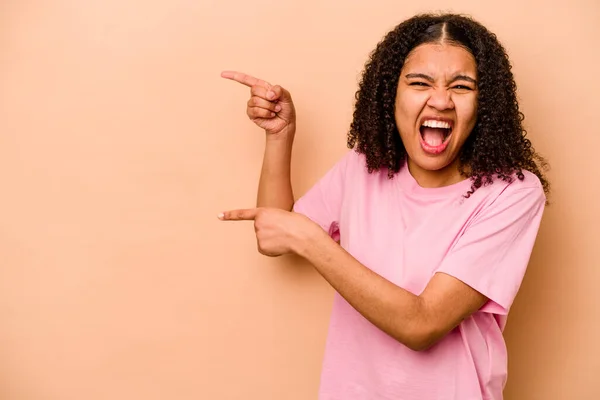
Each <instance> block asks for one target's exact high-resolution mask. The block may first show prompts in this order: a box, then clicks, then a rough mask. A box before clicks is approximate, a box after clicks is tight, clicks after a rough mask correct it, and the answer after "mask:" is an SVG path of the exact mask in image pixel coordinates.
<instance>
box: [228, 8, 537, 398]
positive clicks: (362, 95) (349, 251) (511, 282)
mask: <svg viewBox="0 0 600 400" xmlns="http://www.w3.org/2000/svg"><path fill="white" fill-rule="evenodd" d="M222 76H223V77H225V78H229V79H233V80H235V81H238V82H240V83H242V84H245V85H247V86H249V87H250V88H251V97H250V100H249V101H248V107H247V113H248V116H249V117H250V119H252V121H254V122H255V123H256V124H257V125H258V126H260V127H261V128H264V129H265V131H266V139H267V140H266V149H265V158H264V164H263V167H262V173H261V178H260V183H259V189H258V201H257V208H255V209H250V210H234V211H228V212H225V213H223V214H220V215H219V217H220V218H221V219H223V220H254V221H255V222H254V223H255V228H256V236H257V241H258V247H259V251H260V252H261V253H263V254H265V255H269V256H278V255H281V254H286V253H296V254H298V255H300V256H302V257H305V258H306V259H307V260H308V261H310V262H311V263H312V264H313V265H314V267H315V268H316V269H317V271H318V272H319V273H320V274H321V275H322V276H323V277H324V278H325V279H326V280H327V281H328V282H329V283H330V284H331V285H332V287H333V288H334V289H335V290H336V295H335V300H334V306H333V311H332V316H331V323H330V328H329V335H328V339H327V347H326V352H325V358H324V363H323V370H322V375H321V386H320V390H319V394H320V396H319V398H320V399H324V400H325V399H344V400H346V399H352V400H357V399H369V400H371V399H403V400H413V399H414V400H417V399H418V400H445V399H448V400H450V399H453V400H471V399H486V400H489V399H494V400H498V399H502V392H503V388H504V385H505V382H506V375H507V352H506V347H505V342H504V340H503V336H502V332H503V329H504V327H505V323H506V317H507V314H508V311H509V309H510V307H511V305H512V302H513V300H514V297H515V295H516V294H517V291H518V289H519V286H520V284H521V281H522V278H523V276H524V273H525V270H526V267H527V264H528V262H529V258H530V255H531V251H532V247H533V245H534V242H535V238H536V235H537V232H538V228H539V224H540V220H541V218H542V213H543V211H544V207H545V204H546V194H547V192H548V183H547V181H546V179H545V177H544V175H543V174H542V172H541V170H542V167H543V160H542V159H541V158H540V157H539V156H538V155H537V154H536V153H535V151H534V150H533V148H532V147H531V143H530V141H529V140H528V139H526V138H525V131H524V129H523V127H522V125H521V121H522V118H521V113H520V112H519V107H518V103H517V98H516V85H515V82H514V79H513V76H512V74H511V67H510V64H509V60H508V57H507V55H506V53H505V51H504V49H503V47H502V46H501V45H500V44H499V43H498V41H497V39H496V37H495V35H494V34H492V33H490V32H489V31H488V30H487V29H486V28H484V27H483V26H481V25H480V24H479V23H477V22H475V21H473V20H472V19H470V18H467V17H463V16H458V15H448V14H444V15H418V16H415V17H413V18H411V19H408V20H407V21H404V22H403V23H401V24H400V25H398V26H397V27H396V28H395V29H394V30H392V31H391V32H389V33H388V34H387V35H386V36H385V38H384V39H383V41H382V42H381V43H379V44H378V46H377V48H376V49H375V51H374V52H373V53H372V55H371V57H370V59H369V61H368V63H367V65H366V68H365V71H364V74H363V77H362V80H361V82H360V86H359V90H358V93H357V96H356V99H357V101H356V108H355V112H354V119H353V121H352V124H351V128H350V132H349V134H348V146H349V148H351V149H354V150H351V151H349V152H348V153H347V154H346V155H345V156H344V157H343V158H342V159H341V160H340V161H339V162H337V163H336V165H334V166H333V168H332V169H331V170H330V171H328V172H327V174H326V175H325V176H324V177H322V178H321V179H320V181H319V182H317V183H316V185H315V186H314V187H312V188H311V189H310V190H309V191H308V192H307V193H306V194H305V195H304V196H302V197H301V198H300V199H298V200H297V201H295V202H294V198H293V194H292V189H291V184H290V154H291V149H292V143H293V139H294V134H295V127H296V126H295V120H296V119H295V114H294V106H293V103H292V100H291V96H290V94H289V93H288V92H287V91H286V90H285V89H283V88H282V87H280V86H272V85H270V84H269V83H267V82H265V81H262V80H258V79H256V78H253V77H250V76H247V75H244V74H240V73H235V72H224V73H223V74H222Z"/></svg>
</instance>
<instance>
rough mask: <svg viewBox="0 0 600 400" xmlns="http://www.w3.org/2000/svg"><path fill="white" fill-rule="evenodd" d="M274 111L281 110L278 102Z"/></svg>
mask: <svg viewBox="0 0 600 400" xmlns="http://www.w3.org/2000/svg"><path fill="white" fill-rule="evenodd" d="M275 111H276V112H279V111H281V106H280V105H279V104H278V105H276V106H275Z"/></svg>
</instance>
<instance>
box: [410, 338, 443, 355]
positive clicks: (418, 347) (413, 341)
mask: <svg viewBox="0 0 600 400" xmlns="http://www.w3.org/2000/svg"><path fill="white" fill-rule="evenodd" d="M439 340H440V338H439V337H437V336H436V335H434V334H421V335H417V336H414V337H412V338H410V339H409V340H407V341H406V343H404V345H405V346H406V347H408V348H409V349H411V350H412V351H417V352H421V351H426V350H429V349H430V348H432V347H433V346H434V345H435V344H436V343H437V342H439Z"/></svg>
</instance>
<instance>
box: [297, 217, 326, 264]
mask: <svg viewBox="0 0 600 400" xmlns="http://www.w3.org/2000/svg"><path fill="white" fill-rule="evenodd" d="M302 218H304V219H305V220H306V228H304V229H298V230H297V231H296V234H295V237H294V240H293V249H292V250H293V251H294V253H296V254H298V255H299V256H301V257H303V258H306V259H308V260H310V259H311V254H313V253H314V252H315V250H316V249H317V248H318V246H319V244H323V243H325V239H327V238H329V236H328V235H327V234H326V233H325V231H324V230H323V228H321V227H320V226H319V225H317V224H316V223H315V222H313V221H311V220H310V219H308V218H307V217H305V216H302Z"/></svg>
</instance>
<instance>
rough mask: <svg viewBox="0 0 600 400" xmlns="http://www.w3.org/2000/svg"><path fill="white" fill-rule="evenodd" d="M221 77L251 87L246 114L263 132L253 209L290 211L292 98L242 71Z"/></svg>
mask: <svg viewBox="0 0 600 400" xmlns="http://www.w3.org/2000/svg"><path fill="white" fill-rule="evenodd" d="M221 76H222V77H223V78H226V79H230V80H233V81H235V82H238V83H241V84H242V85H244V86H247V87H249V88H250V99H249V100H248V103H247V108H246V114H247V115H248V117H249V118H250V120H252V122H254V123H255V124H256V125H257V126H259V127H260V128H262V129H264V130H265V134H266V144H265V153H264V158H263V164H262V169H261V174H260V180H259V183H258V193H257V198H256V206H257V207H271V208H278V209H282V210H286V211H291V210H292V207H293V206H294V194H293V191H292V184H291V178H290V169H291V158H292V146H293V143H294V135H295V133H296V111H295V107H294V103H293V101H292V96H291V95H290V93H289V92H288V91H287V90H286V89H284V88H282V87H281V86H279V85H275V86H273V85H271V84H270V83H268V82H267V81H264V80H262V79H257V78H255V77H253V76H250V75H247V74H244V73H241V72H235V71H223V72H222V73H221Z"/></svg>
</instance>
